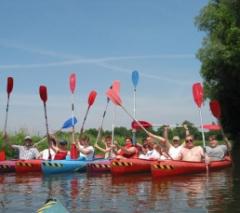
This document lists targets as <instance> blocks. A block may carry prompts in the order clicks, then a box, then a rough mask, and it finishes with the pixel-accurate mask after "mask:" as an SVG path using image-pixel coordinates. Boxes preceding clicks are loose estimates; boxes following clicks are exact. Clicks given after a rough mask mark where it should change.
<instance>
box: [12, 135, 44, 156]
mask: <svg viewBox="0 0 240 213" xmlns="http://www.w3.org/2000/svg"><path fill="white" fill-rule="evenodd" d="M10 146H11V147H12V148H13V149H17V150H18V151H19V159H20V160H33V159H37V158H38V157H39V155H40V153H39V151H38V150H37V148H35V147H33V143H32V138H31V137H30V136H26V137H25V138H24V145H23V146H21V145H10Z"/></svg>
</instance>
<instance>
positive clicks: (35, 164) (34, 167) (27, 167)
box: [16, 160, 42, 173]
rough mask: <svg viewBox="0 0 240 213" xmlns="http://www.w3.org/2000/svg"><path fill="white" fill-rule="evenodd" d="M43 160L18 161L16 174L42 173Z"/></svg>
mask: <svg viewBox="0 0 240 213" xmlns="http://www.w3.org/2000/svg"><path fill="white" fill-rule="evenodd" d="M41 163H42V160H17V161H16V172H17V173H26V172H41V171H42V169H41Z"/></svg>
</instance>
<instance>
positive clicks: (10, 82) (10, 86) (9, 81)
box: [7, 77, 13, 94]
mask: <svg viewBox="0 0 240 213" xmlns="http://www.w3.org/2000/svg"><path fill="white" fill-rule="evenodd" d="M12 90H13V78H12V77H8V78H7V93H8V94H10V93H11V92H12Z"/></svg>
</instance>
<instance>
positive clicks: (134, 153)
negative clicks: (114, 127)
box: [116, 137, 138, 159]
mask: <svg viewBox="0 0 240 213" xmlns="http://www.w3.org/2000/svg"><path fill="white" fill-rule="evenodd" d="M137 157H138V149H137V148H136V147H135V146H134V145H133V144H132V138H130V137H126V138H125V144H124V146H123V147H121V148H120V149H119V150H118V151H117V156H116V158H118V159H120V158H137Z"/></svg>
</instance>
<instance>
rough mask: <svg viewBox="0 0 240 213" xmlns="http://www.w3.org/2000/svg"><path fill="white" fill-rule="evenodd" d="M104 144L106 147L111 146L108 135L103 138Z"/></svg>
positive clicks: (110, 138)
mask: <svg viewBox="0 0 240 213" xmlns="http://www.w3.org/2000/svg"><path fill="white" fill-rule="evenodd" d="M104 142H105V143H106V145H107V146H110V145H111V144H112V137H111V136H110V135H107V136H106V137H105V138H104Z"/></svg>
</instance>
